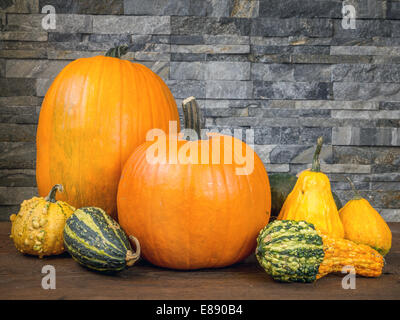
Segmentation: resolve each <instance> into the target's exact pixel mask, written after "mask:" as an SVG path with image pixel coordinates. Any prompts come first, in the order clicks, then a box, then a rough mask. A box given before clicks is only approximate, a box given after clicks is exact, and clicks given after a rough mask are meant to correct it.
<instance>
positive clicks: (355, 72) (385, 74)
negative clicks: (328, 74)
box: [332, 64, 400, 83]
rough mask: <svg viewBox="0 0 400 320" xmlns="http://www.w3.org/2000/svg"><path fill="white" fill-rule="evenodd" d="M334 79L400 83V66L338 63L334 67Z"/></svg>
mask: <svg viewBox="0 0 400 320" xmlns="http://www.w3.org/2000/svg"><path fill="white" fill-rule="evenodd" d="M332 81H344V82H394V83H400V66H399V65H393V64H392V65H390V64H387V65H375V64H338V65H335V66H333V67H332Z"/></svg>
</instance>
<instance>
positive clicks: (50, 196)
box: [44, 184, 64, 203]
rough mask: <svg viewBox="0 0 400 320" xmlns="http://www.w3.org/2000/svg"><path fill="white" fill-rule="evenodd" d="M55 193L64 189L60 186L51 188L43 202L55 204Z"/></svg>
mask: <svg viewBox="0 0 400 320" xmlns="http://www.w3.org/2000/svg"><path fill="white" fill-rule="evenodd" d="M57 191H60V192H63V191H64V188H63V186H62V185H61V184H56V185H55V186H54V187H53V188H51V190H50V192H49V194H48V195H47V197H46V198H44V200H46V201H49V202H53V203H55V202H57V201H56V192H57Z"/></svg>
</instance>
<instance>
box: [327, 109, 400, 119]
mask: <svg viewBox="0 0 400 320" xmlns="http://www.w3.org/2000/svg"><path fill="white" fill-rule="evenodd" d="M332 117H333V118H340V119H399V118H400V110H379V111H378V110H377V111H354V110H334V111H332Z"/></svg>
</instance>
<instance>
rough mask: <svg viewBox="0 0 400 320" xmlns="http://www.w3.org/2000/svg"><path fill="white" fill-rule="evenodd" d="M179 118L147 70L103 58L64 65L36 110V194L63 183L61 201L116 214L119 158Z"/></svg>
mask: <svg viewBox="0 0 400 320" xmlns="http://www.w3.org/2000/svg"><path fill="white" fill-rule="evenodd" d="M178 119H179V118H178V111H177V107H176V103H175V101H174V99H173V97H172V94H171V92H170V91H169V89H168V87H167V86H166V84H165V83H164V82H163V81H162V79H161V78H160V77H159V76H157V75H156V74H155V73H153V72H152V71H151V70H150V69H148V68H147V67H145V66H143V65H140V64H136V63H131V62H129V61H127V60H121V59H118V58H112V57H104V56H96V57H92V58H82V59H78V60H75V61H73V62H71V63H70V64H68V65H67V66H66V67H65V68H64V69H63V70H62V71H61V72H60V74H59V75H58V76H57V77H56V79H55V80H54V82H53V84H52V85H51V86H50V88H49V90H48V91H47V93H46V96H45V99H44V101H43V104H42V109H41V112H40V117H39V125H38V130H37V141H36V142H37V163H36V180H37V184H38V189H39V194H40V195H41V196H44V195H45V193H46V192H47V191H48V190H49V189H50V188H51V187H52V186H53V185H54V184H62V185H63V186H64V193H63V194H62V195H60V197H59V198H60V199H61V200H63V201H66V202H67V203H70V204H71V205H73V206H74V207H76V208H79V207H83V206H97V207H100V208H102V209H104V210H105V211H106V212H107V213H109V214H110V215H112V216H114V217H115V216H116V196H117V188H118V181H119V178H120V174H121V171H122V168H123V165H124V163H125V161H126V160H127V159H128V157H129V156H130V154H131V153H132V152H133V150H134V149H135V148H136V147H137V146H138V145H140V144H141V143H143V142H144V141H145V138H146V133H147V131H148V130H149V129H152V128H160V129H163V130H165V131H167V130H168V121H169V120H178ZM178 126H179V124H178Z"/></svg>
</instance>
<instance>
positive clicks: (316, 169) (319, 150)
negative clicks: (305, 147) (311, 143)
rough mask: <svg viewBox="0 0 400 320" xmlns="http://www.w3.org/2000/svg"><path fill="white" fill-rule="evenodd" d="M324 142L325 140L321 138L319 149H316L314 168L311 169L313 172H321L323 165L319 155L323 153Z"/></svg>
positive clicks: (318, 142)
mask: <svg viewBox="0 0 400 320" xmlns="http://www.w3.org/2000/svg"><path fill="white" fill-rule="evenodd" d="M323 142H324V140H323V139H322V137H319V138H318V140H317V147H316V148H315V153H314V158H313V162H312V167H311V171H313V172H320V171H321V165H320V163H319V154H320V153H321V149H322V143H323Z"/></svg>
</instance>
